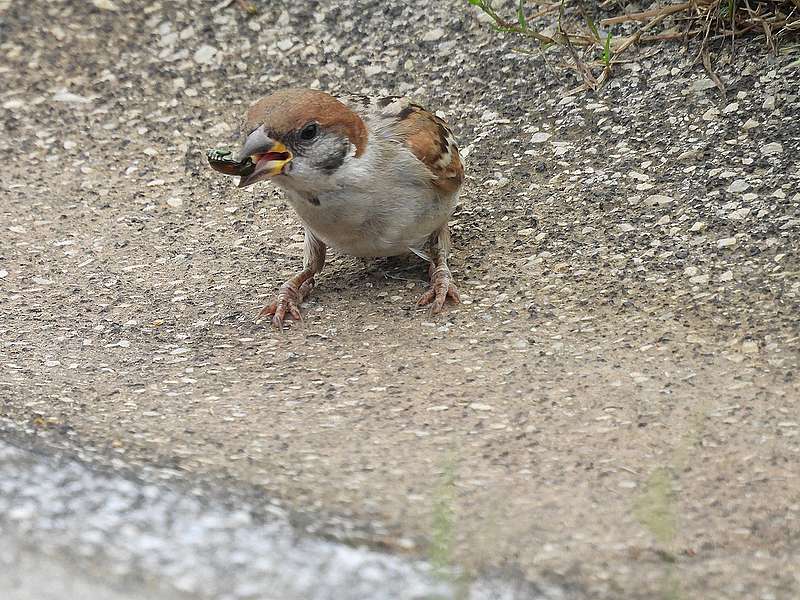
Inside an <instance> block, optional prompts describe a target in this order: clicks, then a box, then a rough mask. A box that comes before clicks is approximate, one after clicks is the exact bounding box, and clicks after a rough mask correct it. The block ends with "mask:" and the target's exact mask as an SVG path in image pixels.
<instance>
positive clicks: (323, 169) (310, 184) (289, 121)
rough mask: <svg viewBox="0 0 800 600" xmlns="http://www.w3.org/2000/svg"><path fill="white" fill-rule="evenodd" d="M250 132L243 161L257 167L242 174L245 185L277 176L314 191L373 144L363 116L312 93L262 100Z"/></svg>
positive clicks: (250, 114) (250, 118)
mask: <svg viewBox="0 0 800 600" xmlns="http://www.w3.org/2000/svg"><path fill="white" fill-rule="evenodd" d="M245 134H246V136H247V137H246V139H245V141H244V145H243V146H242V148H241V150H240V151H239V157H238V158H239V160H240V161H243V160H246V159H247V158H250V160H252V162H253V163H254V164H255V169H253V171H252V172H250V173H249V174H248V175H245V176H242V178H241V179H240V181H239V187H246V186H248V185H252V184H254V183H256V182H258V181H262V180H264V179H271V178H275V180H276V183H284V184H289V185H291V186H292V187H296V188H304V189H306V190H309V191H311V192H313V191H315V189H316V188H318V187H319V186H320V185H322V182H323V181H324V180H325V179H326V178H328V177H329V176H330V175H331V174H332V173H333V172H335V171H336V169H338V168H339V167H340V166H341V165H342V163H343V162H344V161H345V159H347V158H348V157H350V156H360V155H361V154H362V153H363V152H364V149H365V148H366V144H367V128H366V126H365V125H364V122H363V121H362V120H361V118H360V117H359V116H358V115H357V114H355V113H354V112H352V111H351V110H350V109H349V108H347V107H346V106H345V105H344V104H342V103H341V102H339V101H338V100H337V99H336V98H334V97H333V96H331V95H329V94H326V93H325V92H321V91H318V90H306V89H286V90H281V91H279V92H275V93H274V94H271V95H269V96H265V97H264V98H261V99H260V100H258V101H257V102H256V103H255V104H253V105H252V106H251V107H250V108H249V110H248V111H247V116H246V120H245ZM284 178H286V179H284ZM282 180H283V181H282ZM290 182H291V183H290Z"/></svg>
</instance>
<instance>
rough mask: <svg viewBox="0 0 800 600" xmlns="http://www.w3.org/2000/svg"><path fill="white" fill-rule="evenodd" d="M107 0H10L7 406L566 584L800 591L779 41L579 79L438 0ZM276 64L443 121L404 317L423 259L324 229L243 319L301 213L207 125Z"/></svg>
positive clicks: (798, 112)
mask: <svg viewBox="0 0 800 600" xmlns="http://www.w3.org/2000/svg"><path fill="white" fill-rule="evenodd" d="M96 6H100V7H101V8H97V7H96ZM104 6H105V7H108V6H109V3H107V2H102V1H100V0H96V1H95V2H93V3H89V2H87V3H77V2H74V3H73V2H64V3H48V4H47V5H46V6H44V7H42V8H41V10H35V11H34V10H31V9H30V5H29V4H28V3H24V2H8V1H7V0H6V1H0V33H2V37H0V40H2V41H0V56H1V57H2V58H0V76H2V80H3V87H2V89H0V105H2V106H3V112H2V113H1V114H2V119H1V120H0V123H2V128H3V129H2V131H3V135H2V136H0V151H3V152H5V153H9V154H14V155H19V154H20V152H21V151H24V153H25V159H24V160H11V161H7V164H6V165H5V167H4V172H3V177H2V181H1V182H0V224H1V226H2V238H0V239H2V246H0V304H2V307H3V313H4V314H3V319H2V321H0V365H2V370H0V397H1V398H2V400H3V404H2V405H1V406H2V412H3V415H4V416H5V417H7V418H8V419H9V422H10V423H11V424H13V428H14V429H16V430H20V431H23V432H24V433H25V435H26V436H28V437H29V438H31V439H32V440H34V441H33V442H31V443H33V444H35V445H36V446H37V447H38V448H40V449H42V450H43V451H44V449H49V450H47V451H52V450H53V449H60V450H63V451H65V452H67V453H68V454H71V455H74V456H77V457H80V459H81V460H82V461H84V462H86V463H88V464H91V465H95V466H96V467H102V468H104V469H112V470H114V471H123V472H134V473H141V472H144V471H143V469H144V468H145V467H148V468H154V469H157V471H154V472H157V473H158V475H156V477H158V478H161V479H163V478H167V479H170V480H174V481H175V482H177V483H176V484H178V483H180V482H183V483H181V485H187V486H192V485H196V484H198V485H199V483H198V482H202V483H203V485H208V486H211V488H214V486H217V487H216V488H214V489H229V490H231V491H232V492H233V491H234V490H235V491H237V493H241V494H244V495H245V496H246V497H247V498H248V499H249V500H248V501H249V502H251V503H253V506H258V505H259V503H261V504H263V505H267V504H270V505H279V506H281V507H283V508H284V509H285V510H287V511H289V512H291V513H292V514H296V515H298V516H297V517H295V518H296V519H297V522H298V523H302V529H303V531H306V532H312V533H321V534H324V535H327V536H331V537H335V538H340V539H345V540H349V541H353V540H355V541H359V542H365V543H368V544H370V545H371V546H372V547H373V548H384V549H389V550H392V551H394V552H397V553H408V554H410V555H413V556H415V557H421V556H428V557H430V558H431V560H435V561H436V562H438V563H445V564H451V565H455V566H458V567H459V568H462V569H465V570H467V571H469V572H474V573H481V572H486V571H490V570H496V569H501V570H503V571H504V572H507V573H516V574H520V575H522V576H524V577H525V578H527V579H528V580H530V581H532V582H545V581H546V582H549V583H553V584H558V585H561V586H562V587H563V589H569V590H570V593H571V594H572V596H571V597H575V598H583V597H586V598H589V597H591V598H609V599H611V598H643V599H644V598H652V597H654V595H655V594H665V595H666V594H672V596H670V597H679V598H680V597H685V598H697V597H702V598H706V599H716V598H720V599H721V598H742V597H747V598H759V599H763V600H770V599H783V598H786V599H789V598H795V597H797V595H798V593H800V576H798V573H800V525H799V524H798V520H799V519H800V480H799V479H798V469H797V464H798V459H800V456H798V454H799V453H800V419H798V407H797V399H798V398H799V397H800V384H798V380H797V369H798V357H799V356H800V325H799V324H798V318H797V315H798V308H800V307H799V306H798V304H800V254H799V253H798V232H799V231H800V175H799V173H800V158H799V157H800V109H798V106H800V103H798V95H800V83H798V82H800V76H799V75H798V66H797V63H796V60H797V55H796V54H794V55H792V54H784V55H781V56H779V57H771V56H767V55H765V54H764V53H763V48H762V45H761V43H759V42H755V43H752V44H751V47H748V45H747V42H743V41H740V42H739V46H738V50H737V52H736V53H735V54H734V55H733V57H731V56H729V54H728V53H727V52H728V51H727V50H726V51H724V52H723V54H722V56H721V59H720V62H719V63H718V64H717V70H718V73H719V75H720V76H721V78H722V79H723V80H724V81H725V84H726V86H727V90H728V93H727V97H726V98H722V97H721V96H720V94H719V93H718V92H717V91H716V90H715V89H713V84H712V83H711V82H710V80H709V79H708V78H707V75H706V74H705V73H704V71H703V69H702V66H700V65H698V64H696V62H695V60H694V59H695V55H696V49H694V48H688V49H686V48H683V47H682V46H680V45H676V44H673V45H668V46H657V47H648V48H645V49H643V50H642V51H641V52H640V53H639V54H636V53H631V54H630V55H629V56H628V55H626V56H628V58H630V62H628V63H626V64H624V65H622V66H620V67H618V68H617V71H616V78H615V79H613V80H612V81H611V82H610V83H609V85H608V86H607V87H606V88H604V89H603V90H602V91H601V92H599V93H598V94H596V95H579V96H568V95H566V93H567V90H569V89H570V88H572V87H574V85H575V83H576V82H575V80H574V78H573V77H572V76H571V75H570V74H569V73H568V72H567V71H564V70H561V69H557V68H555V67H552V68H548V67H547V66H546V65H545V63H544V62H543V61H542V59H541V57H538V56H533V55H526V54H520V53H516V52H512V49H513V48H514V47H516V46H517V45H518V44H519V41H518V40H515V39H504V38H502V37H498V35H497V34H496V33H494V32H493V31H491V30H490V29H489V27H488V26H487V25H486V23H484V22H482V21H481V19H479V18H478V17H477V15H476V14H475V13H473V12H471V11H470V10H469V9H468V8H467V7H465V3H462V2H456V1H455V0H453V1H445V2H440V3H436V4H435V5H434V6H429V4H428V3H424V2H407V3H397V4H389V5H387V4H386V3H380V2H376V1H366V0H365V1H363V2H358V3H351V4H347V5H343V6H341V7H339V6H336V5H335V3H333V2H307V3H294V4H292V3H287V4H285V5H284V4H271V5H270V7H269V8H267V7H262V9H261V12H260V13H259V14H258V15H256V16H253V17H248V16H247V15H246V14H245V13H243V12H242V11H240V10H239V9H237V8H236V5H233V6H230V7H227V8H220V6H221V5H217V6H216V7H214V5H213V4H209V5H205V4H203V5H200V6H198V4H197V3H189V2H186V1H175V2H168V3H167V2H164V3H139V2H124V1H122V0H114V4H113V5H112V6H115V7H116V8H117V10H109V9H107V8H102V7H104ZM746 56H749V57H750V58H748V59H745V57H746ZM288 85H304V86H314V87H320V88H322V89H326V90H331V91H337V90H342V89H345V88H347V89H349V90H350V91H353V92H363V93H372V94H384V93H403V94H408V95H411V96H413V97H415V98H416V99H418V100H419V101H421V102H423V103H425V104H427V105H429V106H430V107H433V108H436V109H439V110H441V112H442V113H443V114H444V116H445V117H446V118H447V119H448V120H449V121H450V122H451V123H452V124H453V126H454V130H455V132H456V135H457V137H458V138H459V140H460V141H461V145H462V148H463V149H464V150H465V153H466V154H467V159H466V162H467V169H468V175H467V183H466V186H465V190H464V193H463V198H462V206H461V208H460V210H459V212H458V213H457V214H456V216H455V218H454V226H453V232H454V253H453V257H452V260H451V268H452V269H453V271H454V275H455V277H456V280H457V282H458V283H459V287H460V291H461V293H462V298H463V299H464V302H463V304H462V305H461V306H459V307H456V308H453V309H450V310H448V311H447V312H446V313H445V314H444V315H442V316H440V317H437V318H435V319H434V318H432V317H431V316H430V315H429V314H428V313H427V312H426V311H420V310H417V309H415V308H414V300H415V299H416V297H417V296H419V294H420V293H421V292H422V290H423V288H424V284H425V282H424V278H425V270H424V267H423V265H421V264H420V261H419V260H417V259H413V258H409V259H403V260H378V261H362V260H358V259H353V258H349V257H346V256H342V255H337V254H335V253H333V254H332V256H331V259H332V260H331V262H330V264H329V265H328V266H327V267H326V270H325V272H324V273H323V275H322V277H321V278H320V280H319V287H318V288H317V290H315V292H314V295H313V296H312V298H311V299H310V301H309V302H308V303H307V305H306V309H305V312H306V319H305V322H304V324H303V325H302V326H295V327H292V328H291V329H290V330H289V331H286V332H276V331H273V330H271V329H270V328H269V327H268V326H266V325H265V324H263V323H256V322H255V321H254V317H255V315H256V313H257V312H258V309H259V308H260V307H261V306H262V305H263V304H264V303H265V302H266V301H267V299H268V298H269V297H270V296H271V295H272V294H273V293H274V290H275V289H276V287H277V285H278V284H279V283H280V282H282V281H283V280H284V279H285V278H286V277H287V276H289V275H290V274H291V273H293V272H294V271H295V270H296V269H297V267H298V265H299V263H300V255H301V250H300V243H299V242H300V240H301V239H302V238H301V237H300V227H299V226H298V224H297V222H296V220H295V219H294V217H293V214H292V212H291V211H290V209H288V207H287V206H286V205H285V203H284V202H283V200H282V199H281V197H280V194H279V193H278V192H276V191H275V190H273V189H271V188H270V187H269V186H268V185H263V186H259V187H257V188H256V189H255V191H253V188H248V189H247V190H237V189H235V188H234V187H233V185H232V183H231V181H230V180H228V179H226V178H222V177H219V176H217V175H216V174H215V173H213V172H212V171H210V170H209V169H208V168H207V167H206V165H205V162H204V158H203V152H204V150H205V149H206V148H208V147H212V146H217V145H220V144H223V143H233V142H234V141H235V139H236V135H237V131H236V126H237V123H238V119H239V117H240V114H241V113H242V112H243V110H244V107H245V106H246V105H247V104H248V103H249V102H250V101H251V100H253V99H254V98H256V97H258V96H260V95H262V94H264V93H267V92H270V91H272V90H274V89H277V88H280V87H283V86H288ZM10 429H11V428H10V427H9V428H8V430H9V431H10ZM15 435H16V434H15ZM148 472H149V471H148Z"/></svg>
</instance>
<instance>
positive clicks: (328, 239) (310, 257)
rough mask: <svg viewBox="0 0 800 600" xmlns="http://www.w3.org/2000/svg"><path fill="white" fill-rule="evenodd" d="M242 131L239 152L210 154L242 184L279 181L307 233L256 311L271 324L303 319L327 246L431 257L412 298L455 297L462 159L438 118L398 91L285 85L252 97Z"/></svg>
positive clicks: (437, 302)
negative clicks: (454, 235)
mask: <svg viewBox="0 0 800 600" xmlns="http://www.w3.org/2000/svg"><path fill="white" fill-rule="evenodd" d="M244 134H245V136H246V137H245V141H244V144H243V146H242V148H241V150H240V151H239V156H238V161H231V160H223V159H220V158H219V157H218V156H217V157H216V158H212V156H211V154H209V162H211V165H212V167H214V168H215V169H217V170H219V171H221V172H223V173H226V174H229V175H230V174H237V175H240V180H239V184H238V185H239V187H247V186H251V185H253V184H255V183H258V182H261V181H266V180H269V181H271V182H272V183H273V184H274V185H276V186H277V187H278V188H280V189H282V190H284V192H285V195H286V200H287V201H288V203H289V204H290V205H291V206H292V208H293V209H294V210H295V212H296V213H297V216H298V217H299V219H300V221H301V222H302V224H303V228H304V234H305V235H304V239H305V241H304V253H303V254H304V259H303V269H302V270H301V271H300V272H299V273H297V274H296V275H295V276H294V277H292V278H291V279H289V280H288V281H286V282H285V283H284V284H283V285H281V286H280V288H279V289H278V293H277V297H276V298H275V300H274V301H273V302H271V303H270V304H268V305H267V306H265V307H264V308H263V309H262V310H261V312H260V314H259V316H260V317H263V316H268V317H271V318H272V323H273V325H275V326H276V327H282V325H283V321H284V319H285V318H287V317H289V318H292V319H295V320H300V319H301V313H300V304H301V303H302V302H303V301H304V300H305V299H306V298H307V297H308V295H309V294H310V293H311V290H312V289H313V288H314V286H315V278H316V276H317V274H319V273H320V272H321V271H322V269H323V267H324V266H325V256H326V252H327V249H328V247H331V248H334V249H336V250H338V251H341V252H344V253H346V254H350V255H352V256H361V257H380V256H397V255H402V254H407V253H414V254H417V255H418V256H420V257H421V258H423V259H425V260H426V261H428V262H429V263H430V265H429V278H430V287H429V289H428V290H427V291H426V292H425V293H424V294H423V295H422V297H421V298H420V299H419V301H418V302H417V305H418V306H426V305H430V306H431V310H432V312H434V313H438V312H441V310H442V308H443V307H444V305H445V303H446V302H447V301H448V300H450V301H452V302H453V303H458V302H459V301H460V299H459V294H458V290H457V288H456V286H455V284H454V283H453V277H452V274H451V272H450V269H449V268H448V266H447V257H448V254H449V252H450V245H451V244H450V231H449V229H448V220H449V218H450V216H451V215H452V213H453V211H454V209H455V207H456V203H457V201H458V194H459V190H460V189H461V185H462V184H463V182H464V167H463V164H462V161H461V157H460V155H459V151H458V147H457V145H456V141H455V137H454V136H453V132H452V131H451V130H450V127H449V126H448V125H447V123H445V121H444V120H442V119H441V118H439V117H438V116H436V115H434V114H433V113H431V112H429V111H428V110H426V109H424V108H423V107H422V106H420V105H419V104H415V103H414V102H411V101H410V100H409V99H407V98H404V97H400V96H390V97H384V98H378V97H371V96H361V95H352V96H337V97H334V96H332V95H330V94H327V93H325V92H323V91H319V90H311V89H301V88H290V89H284V90H280V91H277V92H275V93H273V94H271V95H269V96H265V97H263V98H261V99H260V100H258V101H257V102H255V103H254V104H253V105H252V106H250V108H249V109H248V111H247V114H246V116H245V125H244Z"/></svg>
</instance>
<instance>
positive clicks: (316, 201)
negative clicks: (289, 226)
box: [306, 196, 319, 206]
mask: <svg viewBox="0 0 800 600" xmlns="http://www.w3.org/2000/svg"><path fill="white" fill-rule="evenodd" d="M306 200H308V201H309V202H311V204H313V205H314V206H319V198H317V197H316V196H309V197H308V198H306Z"/></svg>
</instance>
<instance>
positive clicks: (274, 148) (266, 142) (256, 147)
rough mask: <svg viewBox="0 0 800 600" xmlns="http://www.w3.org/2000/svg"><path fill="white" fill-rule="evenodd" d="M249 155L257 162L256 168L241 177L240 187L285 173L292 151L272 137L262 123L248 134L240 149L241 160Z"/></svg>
mask: <svg viewBox="0 0 800 600" xmlns="http://www.w3.org/2000/svg"><path fill="white" fill-rule="evenodd" d="M247 157H250V159H251V160H252V161H253V163H255V165H256V168H255V169H254V170H253V172H252V173H249V174H248V175H243V176H242V178H241V179H239V187H240V188H242V187H247V186H248V185H253V184H254V183H256V182H257V181H261V180H263V179H268V178H270V177H275V176H276V175H280V174H281V173H283V170H284V167H286V165H287V164H288V163H289V162H290V161H291V160H292V153H291V152H289V149H288V148H287V147H286V146H284V145H283V144H282V143H281V142H279V141H277V140H273V139H272V138H270V137H269V136H268V135H267V133H266V132H265V131H264V126H263V125H262V126H261V127H259V128H258V129H256V130H255V131H253V133H251V134H250V135H248V136H247V139H246V140H245V141H244V145H243V146H242V149H241V150H240V151H239V160H240V161H242V160H244V159H246V158H247Z"/></svg>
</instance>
